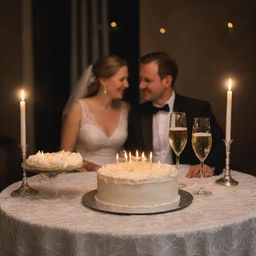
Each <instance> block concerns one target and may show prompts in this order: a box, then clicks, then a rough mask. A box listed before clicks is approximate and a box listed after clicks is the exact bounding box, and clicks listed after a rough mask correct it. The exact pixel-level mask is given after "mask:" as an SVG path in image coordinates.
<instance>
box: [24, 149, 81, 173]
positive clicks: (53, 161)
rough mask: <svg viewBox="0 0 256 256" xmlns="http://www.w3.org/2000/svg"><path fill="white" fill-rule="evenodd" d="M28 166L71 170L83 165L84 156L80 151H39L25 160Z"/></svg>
mask: <svg viewBox="0 0 256 256" xmlns="http://www.w3.org/2000/svg"><path fill="white" fill-rule="evenodd" d="M25 164H26V167H27V168H29V169H35V170H46V171H47V170H49V171H57V170H63V171H71V170H75V169H78V168H81V167H82V164H83V158H82V156H81V154H80V153H76V152H69V151H59V152H53V153H44V152H42V151H38V152H37V153H36V154H35V155H30V156H29V157H28V158H27V159H26V161H25Z"/></svg>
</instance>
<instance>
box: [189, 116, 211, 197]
mask: <svg viewBox="0 0 256 256" xmlns="http://www.w3.org/2000/svg"><path fill="white" fill-rule="evenodd" d="M192 147H193V150H194V152H195V154H196V156H197V158H198V159H199V161H200V177H203V176H204V160H205V159H206V157H207V156H208V154H209V152H210V150H211V147H212V135H211V127H210V120H209V118H207V117H196V118H194V123H193V128H192ZM195 194H196V195H211V194H212V192H211V191H208V190H205V188H204V187H201V188H200V189H199V190H198V191H196V192H195Z"/></svg>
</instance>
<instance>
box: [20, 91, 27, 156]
mask: <svg viewBox="0 0 256 256" xmlns="http://www.w3.org/2000/svg"><path fill="white" fill-rule="evenodd" d="M20 98H21V101H20V144H21V150H22V156H23V157H26V102H25V92H24V90H23V89H22V90H21V93H20Z"/></svg>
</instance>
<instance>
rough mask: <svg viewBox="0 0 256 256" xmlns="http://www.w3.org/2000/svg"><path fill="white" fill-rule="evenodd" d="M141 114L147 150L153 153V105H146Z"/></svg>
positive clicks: (143, 136) (143, 137)
mask: <svg viewBox="0 0 256 256" xmlns="http://www.w3.org/2000/svg"><path fill="white" fill-rule="evenodd" d="M144 106H145V107H144V108H143V111H142V113H141V129H142V140H143V143H144V146H145V150H147V151H152V149H153V135H152V129H153V122H152V103H151V104H149V102H148V104H145V105H144Z"/></svg>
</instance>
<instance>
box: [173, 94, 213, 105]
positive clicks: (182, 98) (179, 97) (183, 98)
mask: <svg viewBox="0 0 256 256" xmlns="http://www.w3.org/2000/svg"><path fill="white" fill-rule="evenodd" d="M175 101H176V102H179V103H181V104H186V105H190V104H193V105H194V104H199V105H209V102H207V101H205V100H200V99H195V98H191V97H187V96H183V95H180V94H176V95H175Z"/></svg>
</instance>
